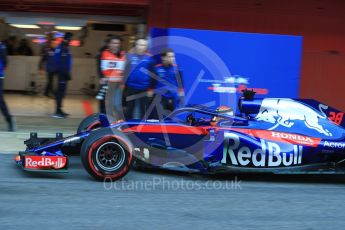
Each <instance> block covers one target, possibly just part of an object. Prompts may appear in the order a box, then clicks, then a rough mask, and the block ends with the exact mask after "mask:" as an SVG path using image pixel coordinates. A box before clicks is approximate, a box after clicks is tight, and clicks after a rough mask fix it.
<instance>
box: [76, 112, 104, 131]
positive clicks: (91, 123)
mask: <svg viewBox="0 0 345 230" xmlns="http://www.w3.org/2000/svg"><path fill="white" fill-rule="evenodd" d="M100 127H101V122H100V120H99V113H94V114H91V115H89V116H87V117H86V118H84V119H83V120H82V121H81V122H80V124H79V127H78V130H77V133H81V132H84V131H88V130H94V129H97V128H100Z"/></svg>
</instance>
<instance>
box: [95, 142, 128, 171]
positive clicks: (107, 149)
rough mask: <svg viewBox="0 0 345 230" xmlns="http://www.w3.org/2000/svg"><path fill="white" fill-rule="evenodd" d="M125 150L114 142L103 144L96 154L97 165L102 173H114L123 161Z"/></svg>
mask: <svg viewBox="0 0 345 230" xmlns="http://www.w3.org/2000/svg"><path fill="white" fill-rule="evenodd" d="M125 156H126V154H125V150H124V149H123V147H122V146H121V145H120V144H118V143H116V142H106V143H103V144H102V145H101V146H100V147H99V148H98V149H97V152H96V162H97V165H98V166H99V167H100V168H101V169H103V170H104V171H115V170H117V169H119V168H120V167H121V166H122V165H123V162H124V161H125Z"/></svg>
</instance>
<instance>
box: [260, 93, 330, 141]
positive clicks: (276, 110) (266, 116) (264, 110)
mask: <svg viewBox="0 0 345 230" xmlns="http://www.w3.org/2000/svg"><path fill="white" fill-rule="evenodd" d="M255 118H256V120H258V121H265V122H269V123H272V124H274V125H273V126H272V127H271V128H269V130H274V129H276V128H277V127H279V126H284V127H286V128H291V127H292V126H293V125H294V124H295V122H296V121H297V120H300V121H303V122H304V124H305V126H306V127H307V128H309V129H313V130H316V131H317V132H319V133H322V134H324V135H326V136H332V133H330V132H329V131H328V130H327V129H325V128H324V127H323V126H322V125H320V124H319V119H328V118H327V116H325V115H324V114H321V113H318V112H316V111H315V110H313V109H311V108H309V107H308V106H306V105H304V104H302V103H299V102H297V101H294V100H292V99H287V98H266V99H263V100H262V103H261V106H260V111H259V113H258V114H257V116H256V117H255Z"/></svg>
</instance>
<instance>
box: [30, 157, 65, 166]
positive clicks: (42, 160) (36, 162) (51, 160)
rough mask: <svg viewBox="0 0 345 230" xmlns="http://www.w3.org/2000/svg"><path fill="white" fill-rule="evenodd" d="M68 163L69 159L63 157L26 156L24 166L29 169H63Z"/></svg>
mask: <svg viewBox="0 0 345 230" xmlns="http://www.w3.org/2000/svg"><path fill="white" fill-rule="evenodd" d="M66 163H67V158H66V157H63V156H25V165H24V166H25V168H27V169H44V168H48V169H49V168H53V169H61V168H63V167H65V166H66Z"/></svg>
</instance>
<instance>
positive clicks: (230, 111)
mask: <svg viewBox="0 0 345 230" xmlns="http://www.w3.org/2000/svg"><path fill="white" fill-rule="evenodd" d="M216 112H217V113H218V114H226V115H230V116H233V115H234V110H233V109H232V108H230V107H228V106H226V105H221V106H219V107H218V108H217V109H216ZM220 119H221V118H220V117H218V116H214V117H213V118H212V122H218V121H219V120H220Z"/></svg>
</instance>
